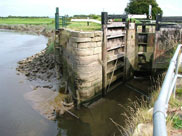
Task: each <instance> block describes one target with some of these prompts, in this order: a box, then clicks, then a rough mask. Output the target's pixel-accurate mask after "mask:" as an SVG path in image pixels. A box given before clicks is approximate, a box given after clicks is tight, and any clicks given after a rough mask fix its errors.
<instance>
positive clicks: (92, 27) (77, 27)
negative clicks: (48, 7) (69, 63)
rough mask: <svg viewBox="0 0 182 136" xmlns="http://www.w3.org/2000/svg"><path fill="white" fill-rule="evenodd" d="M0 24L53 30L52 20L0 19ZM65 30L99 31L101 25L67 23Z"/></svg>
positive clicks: (53, 23)
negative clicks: (35, 26) (37, 26)
mask: <svg viewBox="0 0 182 136" xmlns="http://www.w3.org/2000/svg"><path fill="white" fill-rule="evenodd" d="M0 24H8V25H18V24H25V25H43V26H47V27H49V28H52V29H54V26H55V21H54V18H0ZM61 27H62V20H61V19H60V28H61ZM66 28H68V29H72V30H76V31H96V30H101V25H100V24H96V23H90V24H89V26H87V22H68V23H67V26H66Z"/></svg>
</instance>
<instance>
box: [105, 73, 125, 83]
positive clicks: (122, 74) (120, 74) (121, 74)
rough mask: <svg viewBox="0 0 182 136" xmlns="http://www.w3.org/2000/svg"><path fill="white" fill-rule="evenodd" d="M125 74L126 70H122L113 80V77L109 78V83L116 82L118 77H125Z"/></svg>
mask: <svg viewBox="0 0 182 136" xmlns="http://www.w3.org/2000/svg"><path fill="white" fill-rule="evenodd" d="M123 76H124V72H120V73H119V74H117V75H114V76H113V78H112V80H111V79H108V81H107V84H108V85H109V84H110V82H111V83H113V82H115V81H116V80H117V79H119V78H121V77H123Z"/></svg>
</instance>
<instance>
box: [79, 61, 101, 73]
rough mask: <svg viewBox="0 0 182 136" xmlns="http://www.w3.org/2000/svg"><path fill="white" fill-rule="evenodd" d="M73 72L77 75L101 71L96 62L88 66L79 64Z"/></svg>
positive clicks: (99, 65)
mask: <svg viewBox="0 0 182 136" xmlns="http://www.w3.org/2000/svg"><path fill="white" fill-rule="evenodd" d="M75 71H76V72H78V73H93V72H95V71H102V66H101V64H100V63H99V62H98V61H96V62H94V63H91V64H88V65H80V64H79V65H77V67H76V68H75Z"/></svg>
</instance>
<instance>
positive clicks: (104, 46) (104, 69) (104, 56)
mask: <svg viewBox="0 0 182 136" xmlns="http://www.w3.org/2000/svg"><path fill="white" fill-rule="evenodd" d="M101 17H102V32H103V37H102V96H104V95H106V93H107V92H106V91H107V35H106V34H107V21H108V14H107V12H102V14H101Z"/></svg>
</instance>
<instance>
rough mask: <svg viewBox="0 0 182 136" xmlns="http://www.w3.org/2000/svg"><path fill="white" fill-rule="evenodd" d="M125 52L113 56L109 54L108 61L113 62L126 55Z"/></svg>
mask: <svg viewBox="0 0 182 136" xmlns="http://www.w3.org/2000/svg"><path fill="white" fill-rule="evenodd" d="M124 55H125V53H121V54H117V55H113V56H109V59H108V61H107V62H111V61H113V60H116V59H119V58H122V57H124Z"/></svg>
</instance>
